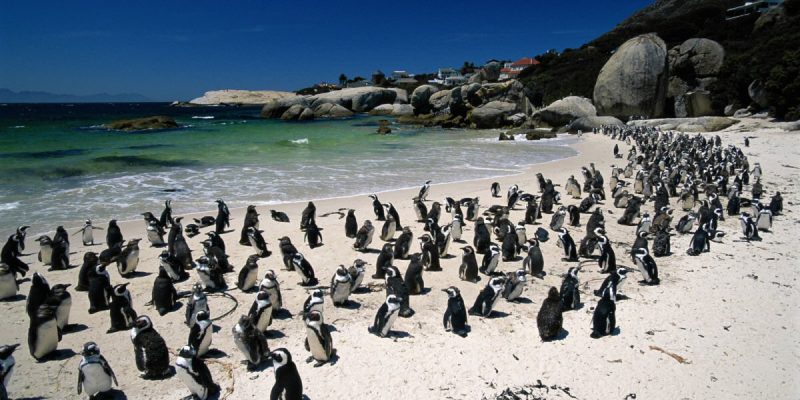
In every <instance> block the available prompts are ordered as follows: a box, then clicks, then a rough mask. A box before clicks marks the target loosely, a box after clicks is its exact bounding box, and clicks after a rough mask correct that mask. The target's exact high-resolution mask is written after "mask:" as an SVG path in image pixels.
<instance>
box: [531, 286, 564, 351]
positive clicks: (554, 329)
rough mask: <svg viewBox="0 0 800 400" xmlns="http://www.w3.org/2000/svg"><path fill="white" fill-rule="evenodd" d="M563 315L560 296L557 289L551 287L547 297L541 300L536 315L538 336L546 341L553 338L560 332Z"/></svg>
mask: <svg viewBox="0 0 800 400" xmlns="http://www.w3.org/2000/svg"><path fill="white" fill-rule="evenodd" d="M563 323H564V317H563V316H562V315H561V298H560V297H559V295H558V289H556V288H555V287H551V288H550V291H548V292H547V298H546V299H544V301H542V307H541V308H540V309H539V314H537V315H536V326H537V327H538V328H539V337H540V338H541V339H542V341H544V342H547V341H551V340H553V339H555V338H556V337H557V336H558V334H559V333H560V332H561V326H562V325H563Z"/></svg>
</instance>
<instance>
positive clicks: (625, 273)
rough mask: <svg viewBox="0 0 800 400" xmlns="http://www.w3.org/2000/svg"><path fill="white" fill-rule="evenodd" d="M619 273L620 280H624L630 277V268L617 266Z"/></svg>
mask: <svg viewBox="0 0 800 400" xmlns="http://www.w3.org/2000/svg"><path fill="white" fill-rule="evenodd" d="M617 275H618V276H619V279H620V280H623V279H625V278H627V277H628V270H627V269H626V268H617Z"/></svg>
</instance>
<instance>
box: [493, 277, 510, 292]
mask: <svg viewBox="0 0 800 400" xmlns="http://www.w3.org/2000/svg"><path fill="white" fill-rule="evenodd" d="M505 283H506V280H505V278H503V277H500V276H498V277H494V278H492V280H490V281H489V286H491V287H492V289H494V291H495V292H499V291H500V289H502V288H503V286H504V285H505Z"/></svg>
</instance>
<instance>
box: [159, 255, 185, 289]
mask: <svg viewBox="0 0 800 400" xmlns="http://www.w3.org/2000/svg"><path fill="white" fill-rule="evenodd" d="M158 262H159V267H160V268H162V269H163V270H164V271H166V273H167V275H169V278H170V279H171V280H172V281H173V282H179V281H183V280H185V279H186V278H188V277H189V274H188V273H187V272H186V271H184V270H183V265H182V264H181V263H180V262H178V260H177V259H176V258H175V257H173V256H171V255H170V254H169V253H167V252H166V251H164V252H162V253H161V254H160V255H159V256H158Z"/></svg>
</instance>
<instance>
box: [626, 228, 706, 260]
mask: <svg viewBox="0 0 800 400" xmlns="http://www.w3.org/2000/svg"><path fill="white" fill-rule="evenodd" d="M709 239H710V233H709V232H708V224H703V226H699V227H697V230H696V231H695V232H694V235H692V240H691V241H689V249H688V250H686V254H688V255H690V256H699V255H700V254H702V253H708V252H709V251H710V250H711V241H710V240H709ZM646 249H647V248H645V250H646ZM636 250H637V249H636V248H634V249H631V252H632V253H633V252H634V251H636Z"/></svg>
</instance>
